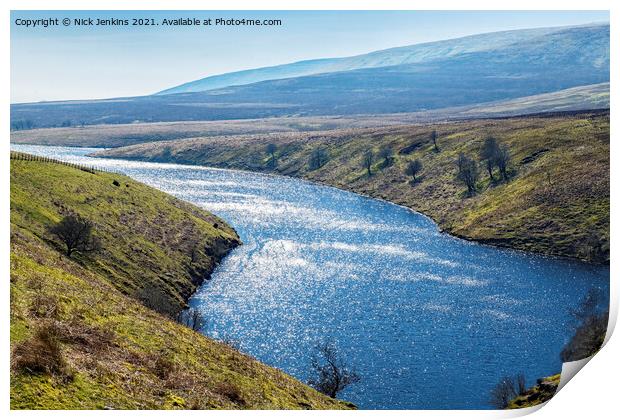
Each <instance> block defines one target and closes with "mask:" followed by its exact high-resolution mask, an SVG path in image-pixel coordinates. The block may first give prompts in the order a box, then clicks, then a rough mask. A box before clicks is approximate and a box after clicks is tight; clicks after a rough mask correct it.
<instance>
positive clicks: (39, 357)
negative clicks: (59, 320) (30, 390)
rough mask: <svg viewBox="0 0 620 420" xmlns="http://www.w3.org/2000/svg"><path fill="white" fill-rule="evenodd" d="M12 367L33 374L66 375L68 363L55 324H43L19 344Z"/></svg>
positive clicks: (13, 356) (14, 352)
mask: <svg viewBox="0 0 620 420" xmlns="http://www.w3.org/2000/svg"><path fill="white" fill-rule="evenodd" d="M11 367H12V368H13V369H14V370H16V371H22V372H27V373H31V374H40V373H44V374H49V375H58V376H64V375H66V372H67V370H66V363H65V360H64V358H63V356H62V348H61V345H60V340H59V339H58V331H57V329H56V327H55V326H54V325H53V324H43V325H41V326H39V327H38V328H37V330H36V331H35V334H34V335H33V336H32V337H31V338H29V339H27V340H25V341H22V342H21V343H19V344H17V345H16V346H15V347H14V348H13V351H12V354H11Z"/></svg>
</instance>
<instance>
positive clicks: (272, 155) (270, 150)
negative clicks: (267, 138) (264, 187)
mask: <svg viewBox="0 0 620 420" xmlns="http://www.w3.org/2000/svg"><path fill="white" fill-rule="evenodd" d="M277 150H278V146H276V145H275V144H273V143H269V144H268V145H267V147H266V148H265V151H266V152H267V154H268V155H269V166H270V167H271V168H275V166H276V152H277Z"/></svg>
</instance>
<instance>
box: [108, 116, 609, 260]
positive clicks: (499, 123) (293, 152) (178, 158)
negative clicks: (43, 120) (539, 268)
mask: <svg viewBox="0 0 620 420" xmlns="http://www.w3.org/2000/svg"><path fill="white" fill-rule="evenodd" d="M432 130H436V131H437V133H438V144H439V149H440V151H438V152H437V151H435V149H434V147H433V144H432V141H431V140H430V133H431V132H432ZM489 135H493V136H495V137H496V138H497V139H498V141H499V142H500V143H502V144H505V145H506V146H508V148H509V150H510V154H511V160H510V164H509V173H510V180H509V181H508V182H503V181H498V178H499V173H498V172H497V169H496V172H495V173H494V177H495V179H496V181H494V182H489V179H488V176H486V175H485V173H484V170H482V172H481V175H480V180H479V182H478V185H477V187H478V193H477V194H476V195H475V196H473V197H468V196H467V194H466V188H465V186H464V184H463V183H462V182H461V181H459V180H457V179H456V174H457V165H456V160H457V156H458V155H459V153H466V154H468V155H470V156H472V157H476V158H477V155H478V152H479V150H480V148H481V146H482V144H483V140H484V138H485V137H487V136H489ZM269 143H273V144H275V145H276V146H277V151H276V158H277V164H276V166H275V168H272V167H271V165H270V159H269V155H268V154H267V153H266V145H267V144H269ZM386 146H389V147H390V148H391V149H392V151H393V158H392V162H391V163H390V164H389V165H387V166H386V165H384V161H383V160H382V159H380V158H377V155H378V154H379V153H380V150H381V149H382V148H383V147H386ZM318 148H320V149H322V150H324V151H326V154H327V156H328V161H327V163H326V164H325V165H324V166H322V167H321V168H319V169H316V170H312V169H311V168H310V165H309V161H310V157H311V155H312V153H313V151H314V150H316V149H318ZM368 150H370V151H372V152H373V155H374V157H375V158H374V160H373V165H372V175H371V176H368V175H367V172H366V170H365V169H364V167H363V163H362V160H363V155H364V153H365V152H367V151H368ZM100 155H102V156H109V157H119V158H130V159H142V160H151V161H172V162H182V163H193V164H201V165H209V166H219V167H228V168H240V169H249V170H258V171H274V172H277V173H281V174H284V175H291V176H298V177H303V178H307V179H310V180H313V181H317V182H322V183H325V184H329V185H333V186H336V187H339V188H343V189H348V190H351V191H354V192H358V193H362V194H367V195H370V196H373V197H377V198H382V199H386V200H389V201H392V202H394V203H398V204H402V205H405V206H408V207H410V208H412V209H414V210H417V211H420V212H422V213H424V214H427V215H428V216H430V217H432V218H433V219H434V220H435V221H436V222H437V223H438V224H439V225H440V227H441V228H442V229H445V230H446V231H448V232H450V233H452V234H455V235H458V236H461V237H463V238H468V239H474V240H478V241H482V242H486V243H490V244H496V245H501V246H509V247H513V248H517V249H522V250H528V251H535V252H539V253H543V254H552V255H561V256H567V257H574V258H580V259H584V260H594V261H599V262H601V261H607V260H608V259H609V113H608V112H591V113H581V114H576V115H571V114H567V115H547V116H537V117H520V118H506V119H494V120H472V121H465V122H457V123H444V124H429V125H411V126H402V127H387V128H372V129H350V130H332V131H324V132H314V133H278V134H272V135H260V136H253V135H247V136H226V137H211V138H197V139H188V140H183V141H173V142H159V143H149V144H141V145H135V146H130V147H126V148H119V149H113V150H108V151H105V152H102V153H100ZM415 159H419V160H420V161H421V162H422V164H423V170H422V171H421V173H420V174H419V175H420V176H419V177H418V178H419V179H418V182H416V183H412V182H411V177H409V176H407V175H405V168H406V167H407V165H408V163H409V162H411V161H413V160H415ZM593 247H594V248H596V252H592V250H593Z"/></svg>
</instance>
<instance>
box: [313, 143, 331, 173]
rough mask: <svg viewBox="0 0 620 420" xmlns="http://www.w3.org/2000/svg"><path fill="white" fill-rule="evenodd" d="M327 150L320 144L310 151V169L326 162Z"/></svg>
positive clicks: (317, 167) (314, 168)
mask: <svg viewBox="0 0 620 420" xmlns="http://www.w3.org/2000/svg"><path fill="white" fill-rule="evenodd" d="M327 159H328V157H327V152H326V151H325V150H324V149H322V148H321V147H320V146H319V147H317V148H316V149H314V150H313V151H312V154H311V155H310V162H309V163H310V170H312V171H313V170H316V169H319V168H320V167H322V166H323V165H325V164H326V163H327Z"/></svg>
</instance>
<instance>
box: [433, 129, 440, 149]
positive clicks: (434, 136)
mask: <svg viewBox="0 0 620 420" xmlns="http://www.w3.org/2000/svg"><path fill="white" fill-rule="evenodd" d="M431 140H432V141H433V146H435V151H436V152H439V146H437V131H435V130H433V131H432V132H431Z"/></svg>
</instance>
